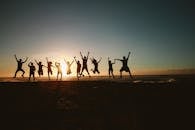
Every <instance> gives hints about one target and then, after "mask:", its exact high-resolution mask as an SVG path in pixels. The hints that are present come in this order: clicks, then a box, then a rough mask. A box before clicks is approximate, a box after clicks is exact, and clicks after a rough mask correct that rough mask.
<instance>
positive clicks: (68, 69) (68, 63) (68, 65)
mask: <svg viewBox="0 0 195 130" xmlns="http://www.w3.org/2000/svg"><path fill="white" fill-rule="evenodd" d="M64 61H65V63H66V65H67V72H66V73H67V75H69V74H71V73H72V72H71V66H72V63H73V62H74V60H73V61H72V62H71V63H70V62H69V61H66V60H65V59H64Z"/></svg>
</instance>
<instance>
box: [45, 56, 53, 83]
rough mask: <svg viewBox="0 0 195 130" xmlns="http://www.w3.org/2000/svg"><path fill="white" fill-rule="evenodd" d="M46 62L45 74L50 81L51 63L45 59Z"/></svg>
mask: <svg viewBox="0 0 195 130" xmlns="http://www.w3.org/2000/svg"><path fill="white" fill-rule="evenodd" d="M46 60H47V74H48V78H49V80H50V74H51V75H52V74H53V71H52V69H51V67H53V66H52V62H51V61H48V58H47V57H46Z"/></svg>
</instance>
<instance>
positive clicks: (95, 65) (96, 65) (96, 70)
mask: <svg viewBox="0 0 195 130" xmlns="http://www.w3.org/2000/svg"><path fill="white" fill-rule="evenodd" d="M90 59H91V62H92V63H93V65H94V69H92V72H93V73H94V74H95V73H96V72H97V73H98V74H99V73H100V71H99V70H98V65H99V63H100V61H101V60H102V57H101V58H100V59H99V61H97V60H96V59H95V58H94V57H93V58H90Z"/></svg>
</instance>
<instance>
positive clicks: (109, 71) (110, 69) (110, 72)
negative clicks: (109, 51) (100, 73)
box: [108, 57, 116, 78]
mask: <svg viewBox="0 0 195 130" xmlns="http://www.w3.org/2000/svg"><path fill="white" fill-rule="evenodd" d="M115 61H116V60H114V62H113V63H112V62H111V60H110V58H109V57H108V66H109V68H108V74H109V77H110V74H112V77H113V78H114V74H113V67H112V65H113V64H115Z"/></svg>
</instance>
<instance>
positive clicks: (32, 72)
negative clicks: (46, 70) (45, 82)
mask: <svg viewBox="0 0 195 130" xmlns="http://www.w3.org/2000/svg"><path fill="white" fill-rule="evenodd" d="M28 67H29V68H30V73H29V80H30V78H31V75H32V76H33V80H34V81H35V70H36V69H35V66H34V65H33V63H32V62H30V63H29V64H28Z"/></svg>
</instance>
